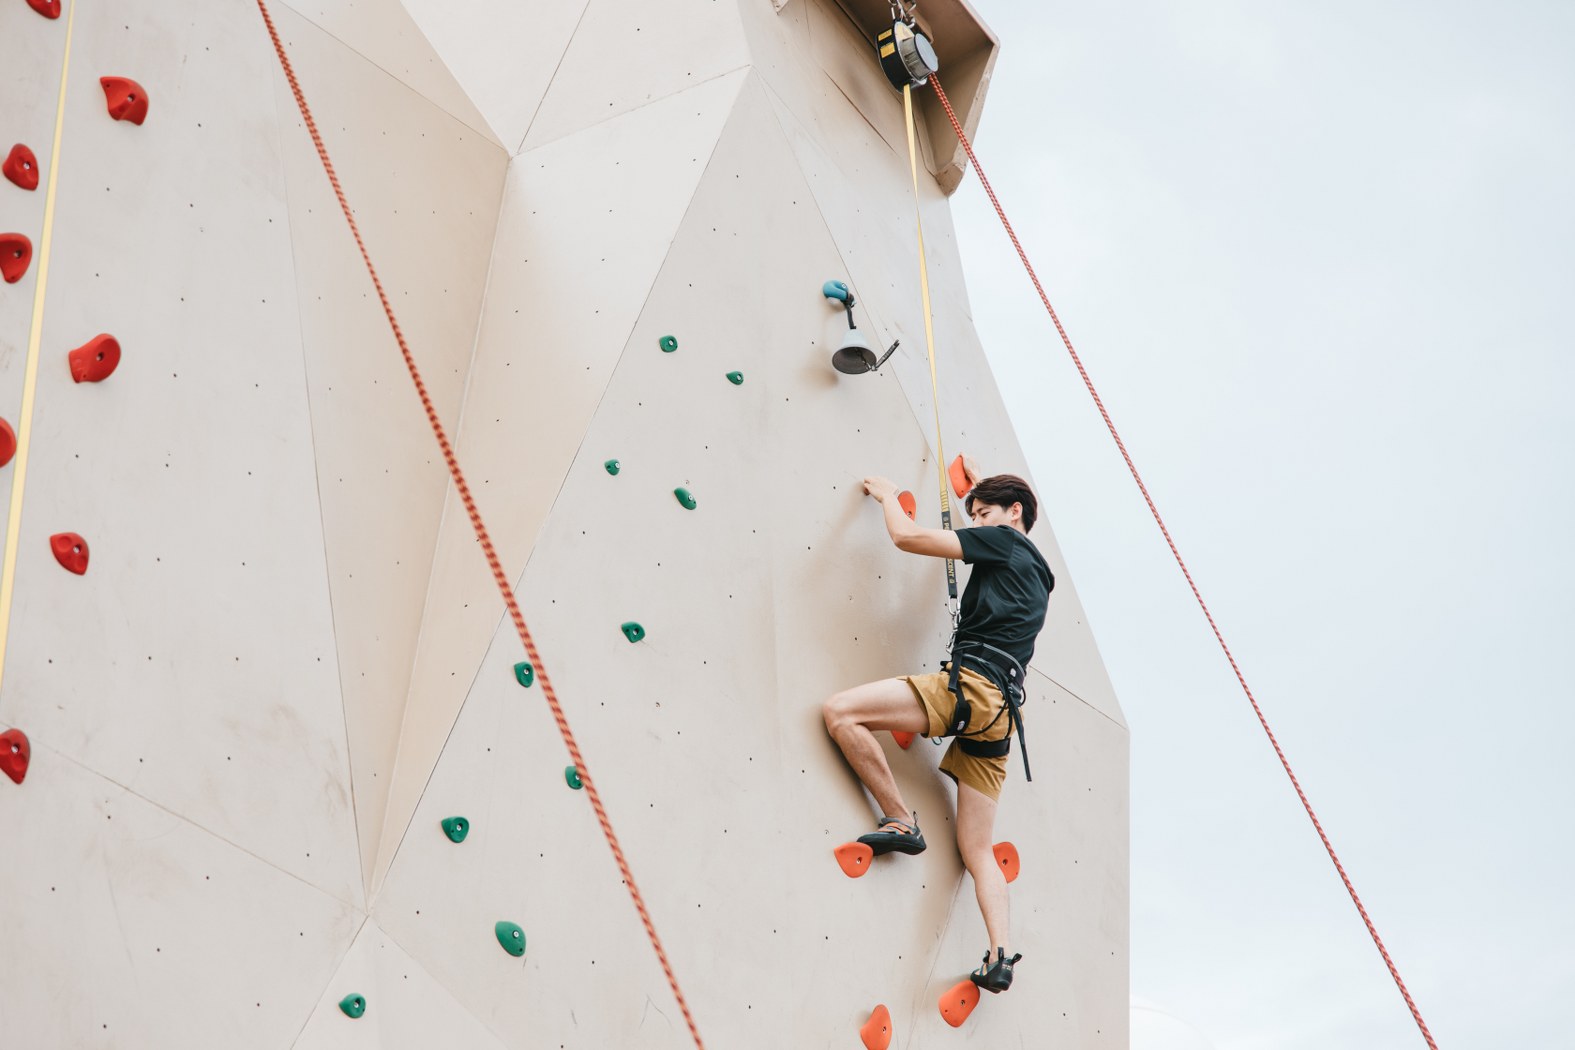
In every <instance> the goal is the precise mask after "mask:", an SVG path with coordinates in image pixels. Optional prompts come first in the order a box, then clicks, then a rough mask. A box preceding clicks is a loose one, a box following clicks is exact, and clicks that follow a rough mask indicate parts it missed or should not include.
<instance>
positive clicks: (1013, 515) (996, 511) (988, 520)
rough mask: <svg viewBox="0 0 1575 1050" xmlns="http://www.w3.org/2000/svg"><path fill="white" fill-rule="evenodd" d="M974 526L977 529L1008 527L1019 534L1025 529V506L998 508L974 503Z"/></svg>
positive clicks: (976, 501) (989, 504) (1015, 505)
mask: <svg viewBox="0 0 1575 1050" xmlns="http://www.w3.org/2000/svg"><path fill="white" fill-rule="evenodd" d="M972 516H973V524H974V527H975V528H983V527H985V526H986V525H1008V526H1010V527H1012V528H1014V529H1017V530H1018V531H1019V532H1021V531H1022V528H1023V524H1022V522H1023V505H1022V504H1021V503H1014V504H1012V505H1011V506H1010V507H997V506H996V505H995V504H993V503H981V502H979V501H978V500H975V501H974V505H973V515H972Z"/></svg>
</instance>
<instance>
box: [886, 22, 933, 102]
mask: <svg viewBox="0 0 1575 1050" xmlns="http://www.w3.org/2000/svg"><path fill="white" fill-rule="evenodd" d="M875 49H876V51H877V52H878V53H879V55H880V68H881V70H882V71H883V72H884V73H885V74H886V79H887V80H889V81H891V86H892V87H894V88H897V89H899V90H901V89H902V88H904V87H907V86H909V85H912V86H913V87H919V86H920V85H922V84H924V83H926V82H927V81H928V80H929V79H930V75H931V74H932V73H938V72H940V69H941V63H940V60H939V59H938V58H936V57H935V46H934V45H933V44H931V43H930V38H929V37H927V36H925V35H924V30H922V29H920V28H919V27H918V25H916V24H915V23H914V22H912V21H911V20H907V21H905V20H903V19H901V18H899V19H897V20H896V21H894V22H892V24H891V28H890V29H888V30H886V31H885V32H884V33H882V34H881V35H880V36H878V37H876V38H875Z"/></svg>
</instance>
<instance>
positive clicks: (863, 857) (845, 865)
mask: <svg viewBox="0 0 1575 1050" xmlns="http://www.w3.org/2000/svg"><path fill="white" fill-rule="evenodd" d="M831 852H832V853H833V854H834V855H835V856H836V858H837V863H838V864H839V865H840V866H841V867H842V874H844V875H846V876H847V877H848V878H850V879H856V878H858V877H859V876H860V875H863V874H864V873H865V872H866V871H869V870H870V862H871V861H873V860H874V859H875V851H874V850H872V849H870V848H869V847H868V846H866V845H864V843H862V842H844V843H843V844H842V845H840V846H838V847H837V848H836V849H834V850H832V851H831Z"/></svg>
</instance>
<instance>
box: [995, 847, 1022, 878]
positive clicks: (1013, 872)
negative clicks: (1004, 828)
mask: <svg viewBox="0 0 1575 1050" xmlns="http://www.w3.org/2000/svg"><path fill="white" fill-rule="evenodd" d="M995 862H996V863H997V864H999V865H1000V866H1001V874H1003V875H1005V876H1006V881H1007V882H1016V881H1017V876H1018V875H1019V874H1021V873H1022V870H1023V865H1022V861H1020V860H1019V859H1018V857H1017V847H1016V846H1014V845H1012V844H1011V843H1010V842H997V843H996V844H995Z"/></svg>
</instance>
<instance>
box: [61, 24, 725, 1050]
mask: <svg viewBox="0 0 1575 1050" xmlns="http://www.w3.org/2000/svg"><path fill="white" fill-rule="evenodd" d="M257 8H258V10H259V11H260V12H261V13H262V18H263V23H264V25H266V26H267V28H268V37H269V39H270V40H271V41H272V42H273V49H274V53H275V54H277V55H278V57H279V65H280V67H281V68H282V69H283V70H284V78H285V80H286V81H288V82H289V85H290V91H291V93H292V94H293V95H294V96H295V104H296V106H297V107H298V108H299V109H300V111H301V118H302V120H303V121H304V122H305V124H306V130H307V133H308V134H309V135H310V136H311V138H312V145H313V146H315V147H316V149H317V157H318V159H319V160H320V161H321V162H322V165H323V171H324V173H325V174H326V175H327V176H328V182H329V184H330V185H332V186H333V189H334V196H335V197H337V198H338V201H339V209H340V211H342V212H343V213H344V217H345V222H346V223H348V224H349V226H350V233H351V235H352V236H353V237H354V238H355V243H356V247H357V248H359V249H360V251H361V260H362V261H363V262H364V263H365V264H366V269H367V274H368V275H369V276H370V277H371V278H372V287H373V288H374V289H375V290H376V292H377V298H378V300H379V301H380V302H381V303H382V305H383V313H384V315H385V316H386V317H387V318H388V326H389V328H390V329H392V330H393V333H394V341H395V342H397V343H398V344H399V351H400V353H401V354H402V355H403V357H404V361H405V368H406V369H407V370H408V371H409V373H410V381H411V382H412V383H413V384H414V385H415V388H416V394H417V395H418V396H419V397H420V398H421V407H422V408H423V409H425V410H426V415H427V422H428V423H429V424H431V427H432V436H433V437H434V438H435V439H436V440H437V443H438V447H439V448H440V449H441V450H442V452H443V461H444V463H445V464H447V466H448V472H449V476H450V477H452V478H453V479H454V489H455V491H456V492H457V493H458V494H459V498H460V501H461V502H462V503H463V504H464V506H465V513H466V514H467V515H468V516H469V517H470V524H471V527H472V528H473V529H474V530H475V532H476V540H477V542H478V543H480V545H481V550H482V553H483V554H484V555H485V556H486V559H487V565H488V567H489V568H490V569H491V570H492V578H493V581H494V582H495V583H496V584H497V585H498V591H499V593H500V594H501V595H502V596H503V604H504V605H505V606H506V607H507V608H508V611H509V618H510V619H511V620H512V621H513V623H514V629H515V631H516V632H517V633H518V634H519V638H520V641H521V643H523V644H524V646H525V654H526V656H527V657H528V658H529V660H530V663H531V665H532V666H533V667H535V669H536V677H537V679H538V680H539V681H540V682H541V690H542V695H543V697H544V698H545V699H546V701H547V706H548V707H550V708H551V709H552V717H553V720H554V721H556V722H557V724H558V733H559V735H560V736H562V737H563V743H564V746H565V747H566V748H567V749H568V751H569V757H570V758H572V759H573V760H574V765H573V766H570V767H569V769H570V770H572V771H575V775H576V777H577V778H578V779H579V780H580V781H581V784H580V785H573V786H576V787H578V786H583V787H584V789H585V793H586V795H587V796H589V799H588V800H589V802H590V804H591V809H592V810H594V811H595V813H596V819H597V821H598V822H599V823H600V824H601V828H602V835H603V837H604V838H606V840H607V848H608V849H610V850H611V851H612V855H613V860H614V862H615V863H616V864H617V866H618V872H619V874H620V875H621V876H622V877H623V882H624V886H625V887H626V888H627V889H628V891H629V899H630V900H631V901H632V902H633V903H634V909H635V911H636V912H638V913H639V915H640V922H641V923H642V924H643V925H644V926H645V933H646V937H647V938H649V940H650V942H651V948H652V949H653V950H654V951H655V952H656V959H657V961H658V962H659V963H661V966H662V972H663V974H665V975H666V977H667V985H668V987H669V988H671V989H672V990H673V998H674V999H676V1000H677V1001H678V1009H679V1011H680V1012H681V1013H682V1014H683V1015H684V1021H685V1023H686V1024H688V1026H689V1035H690V1038H692V1039H693V1040H694V1044H695V1048H696V1050H705V1043H704V1042H703V1041H702V1040H701V1038H700V1028H699V1026H698V1025H697V1024H696V1022H695V1018H694V1014H693V1013H692V1012H691V1011H690V1009H689V1002H688V1000H686V999H685V998H684V993H683V989H681V988H680V987H679V986H678V977H677V975H676V974H675V973H674V972H673V965H672V962H671V961H670V960H669V959H668V958H667V951H666V949H664V948H663V947H662V939H661V938H660V937H659V936H657V933H656V923H655V922H654V921H653V920H652V919H651V913H650V911H649V910H648V909H647V908H646V906H645V898H644V897H643V896H641V894H640V890H639V888H638V887H637V886H636V885H635V881H634V872H633V870H632V869H631V868H630V867H629V860H628V858H627V857H626V856H625V855H624V852H623V847H622V846H621V845H620V844H619V842H618V836H617V834H615V833H614V831H613V826H612V820H611V819H610V818H609V817H608V816H607V808H606V806H605V805H603V803H602V799H601V795H600V793H598V792H597V790H596V784H595V782H593V781H592V780H591V775H590V773H589V772H588V771H587V770H586V767H585V758H584V756H583V755H582V754H581V753H580V745H579V742H578V741H577V740H576V739H575V737H574V732H573V731H572V730H571V729H570V728H569V720H568V718H567V716H565V715H564V713H563V705H562V704H560V703H559V702H558V695H557V692H556V691H555V690H554V689H553V686H552V680H551V679H550V678H549V677H548V676H547V667H546V665H545V664H544V663H543V662H542V659H541V654H540V653H539V652H538V651H537V649H536V642H535V639H534V638H533V637H532V636H531V633H530V629H529V628H528V627H526V626H525V614H524V613H523V612H521V611H520V606H519V601H518V600H517V599H516V598H515V597H514V588H513V586H511V585H510V583H509V577H508V575H507V574H506V573H505V572H504V571H503V563H502V562H501V561H500V560H499V558H498V552H497V548H496V547H494V546H493V543H492V536H491V534H490V533H489V532H488V530H487V526H486V523H485V522H484V521H482V519H481V511H480V510H478V509H477V508H476V500H475V497H474V496H473V495H472V494H471V491H470V483H469V482H467V481H466V480H465V472H464V471H463V470H461V469H460V465H459V458H458V457H457V456H456V455H455V454H454V446H453V443H452V442H451V441H449V438H448V432H447V431H446V430H445V429H444V427H443V422H442V420H440V419H439V418H438V414H437V408H436V407H435V406H434V405H433V403H432V396H431V395H430V394H429V393H428V392H427V386H426V381H425V380H423V379H422V378H421V369H420V368H419V367H417V365H416V358H415V355H414V354H413V353H412V352H411V350H410V344H409V343H408V342H406V340H405V334H404V330H403V329H401V328H400V327H399V321H398V319H396V318H395V316H394V307H393V304H392V303H391V302H390V301H389V298H388V293H387V292H386V291H385V290H384V288H383V282H382V280H381V278H379V277H378V275H377V267H375V266H373V265H372V256H371V253H370V252H368V251H367V247H366V242H365V241H364V240H362V238H361V229H360V227H359V226H358V225H357V224H356V221H355V212H354V211H353V210H352V209H351V207H350V202H349V199H348V198H346V196H345V192H344V188H343V187H342V186H340V184H339V176H338V174H337V173H336V172H335V171H334V165H333V161H332V160H330V159H329V157H328V147H327V146H325V145H323V138H322V135H321V134H320V133H319V132H318V130H317V121H316V120H315V119H313V117H312V110H311V107H310V106H308V105H307V102H306V95H305V93H303V92H302V90H301V85H300V82H299V81H298V80H296V77H295V68H294V67H293V66H292V65H291V63H290V56H289V55H288V54H287V53H286V52H285V49H284V43H283V41H281V40H280V39H279V30H278V29H277V28H276V27H275V26H274V23H273V16H272V15H271V14H269V12H268V3H267V0H257ZM56 141H57V142H58V137H57V140H56ZM53 174H54V168H53V166H51V170H50V175H51V177H53ZM609 462H610V461H609ZM609 472H612V471H611V470H610V469H609ZM631 627H634V628H638V627H639V625H638V624H625V625H624V633H625V634H626V635H627V634H629V629H630V628H631ZM640 635H641V637H643V636H644V631H643V629H642V630H641V631H640ZM629 640H630V641H631V642H633V641H638V639H637V638H633V637H631V638H630V639H629Z"/></svg>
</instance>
